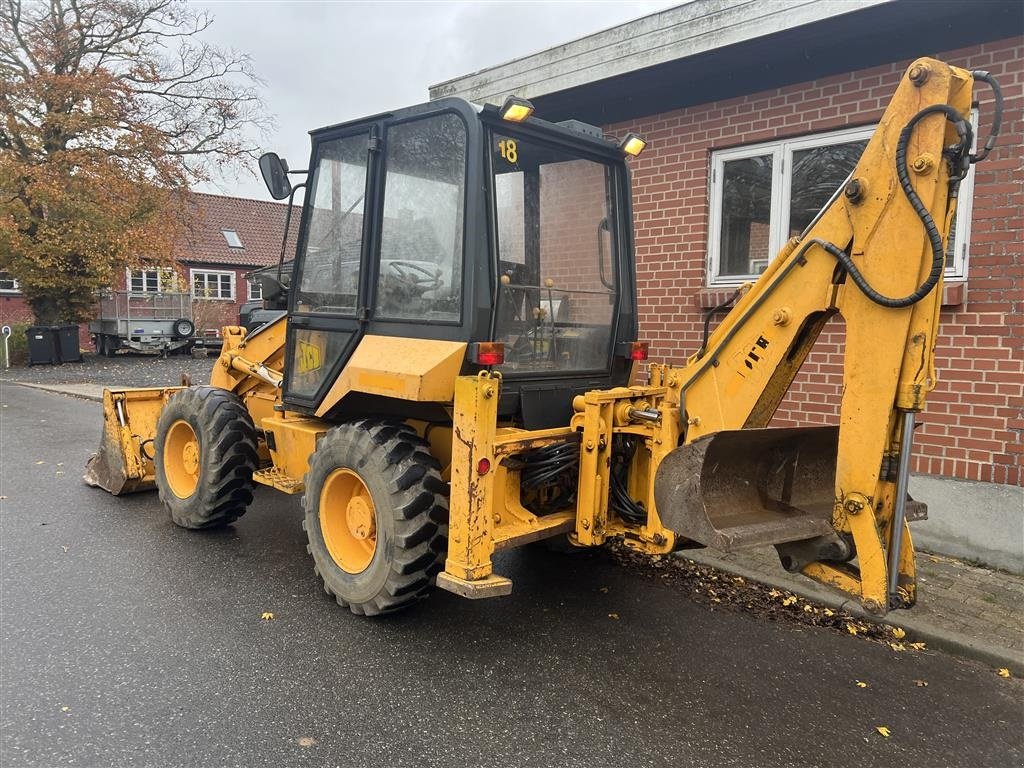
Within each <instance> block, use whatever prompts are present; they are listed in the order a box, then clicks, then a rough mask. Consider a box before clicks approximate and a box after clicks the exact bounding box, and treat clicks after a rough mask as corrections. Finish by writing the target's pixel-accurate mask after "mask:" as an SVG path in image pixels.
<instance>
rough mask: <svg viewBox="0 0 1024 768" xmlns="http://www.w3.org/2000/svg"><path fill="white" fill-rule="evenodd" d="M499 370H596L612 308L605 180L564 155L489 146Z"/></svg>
mask: <svg viewBox="0 0 1024 768" xmlns="http://www.w3.org/2000/svg"><path fill="white" fill-rule="evenodd" d="M491 143H492V146H491V151H492V153H493V167H494V174H495V177H494V195H495V209H496V215H497V222H496V230H497V235H498V254H499V272H500V274H499V277H500V285H499V293H498V321H497V329H496V340H497V341H502V342H504V344H505V364H504V365H503V366H502V370H504V371H507V372H515V371H565V370H598V369H603V368H606V367H607V366H608V362H609V360H610V345H611V326H612V319H613V312H614V308H615V279H616V277H615V268H614V265H615V254H614V250H613V244H614V242H615V238H614V237H612V235H611V227H610V225H609V222H614V211H613V210H612V208H611V206H612V200H613V196H612V194H611V191H610V190H611V189H612V179H613V171H612V169H611V168H610V167H608V166H606V165H605V164H603V163H600V162H594V161H591V160H586V159H583V158H580V157H578V156H576V155H574V153H572V152H571V151H569V150H565V149H556V148H553V147H548V146H546V145H544V144H540V143H536V142H533V141H527V140H525V139H519V138H516V137H514V136H508V135H500V134H499V135H494V136H492V137H491Z"/></svg>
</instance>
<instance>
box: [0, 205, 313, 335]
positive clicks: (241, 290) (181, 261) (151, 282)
mask: <svg viewBox="0 0 1024 768" xmlns="http://www.w3.org/2000/svg"><path fill="white" fill-rule="evenodd" d="M189 205H190V214H189V217H188V226H187V229H186V231H185V234H184V237H183V240H182V242H181V243H180V244H179V246H178V248H177V249H176V253H175V256H174V259H175V266H174V267H173V268H167V267H158V266H155V265H154V266H152V267H145V266H143V267H140V268H138V269H131V270H127V271H126V272H125V275H124V277H123V279H122V280H121V281H120V282H119V283H118V284H117V285H115V286H113V287H114V288H115V289H117V290H125V289H126V288H128V289H130V290H132V291H134V292H140V293H157V292H161V291H180V290H184V289H185V288H186V286H191V290H192V294H193V297H194V298H195V301H194V302H193V312H194V313H195V321H196V328H197V332H199V333H202V332H217V333H219V329H220V328H221V326H223V325H234V324H235V323H237V322H238V310H239V309H240V307H241V306H242V304H244V303H245V302H247V301H251V300H258V299H260V298H261V296H260V292H259V285H254V284H252V283H250V282H249V281H248V280H246V275H247V274H248V273H249V272H251V271H252V270H253V269H257V268H259V267H265V266H269V265H271V264H276V263H277V261H278V258H279V257H280V254H281V238H282V236H283V235H284V223H285V214H286V213H287V206H285V205H283V204H281V203H274V202H269V201H264V200H250V199H247V198H240V197H225V196H222V195H208V194H203V193H199V192H195V193H192V194H191V195H190V202H189ZM298 224H299V216H298V214H297V213H296V214H295V215H294V216H293V217H292V231H291V237H290V243H289V250H288V251H287V253H286V258H288V259H290V258H292V257H293V256H294V253H295V234H296V232H297V230H298ZM31 321H32V311H31V310H30V309H29V307H28V305H27V304H26V302H25V299H24V297H23V296H22V295H21V292H20V291H19V289H18V285H17V282H16V281H15V280H14V279H13V277H12V276H11V275H8V274H6V273H3V272H0V323H4V324H6V323H19V322H23V323H28V322H31ZM82 329H83V330H82V338H83V342H84V341H86V340H87V339H88V334H87V332H86V330H85V326H84V325H83V326H82Z"/></svg>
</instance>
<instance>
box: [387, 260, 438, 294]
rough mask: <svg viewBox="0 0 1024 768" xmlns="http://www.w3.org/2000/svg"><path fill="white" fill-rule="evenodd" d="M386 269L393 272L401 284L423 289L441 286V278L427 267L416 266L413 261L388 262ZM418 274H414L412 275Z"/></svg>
mask: <svg viewBox="0 0 1024 768" xmlns="http://www.w3.org/2000/svg"><path fill="white" fill-rule="evenodd" d="M388 269H390V270H392V271H394V273H395V275H396V276H397V277H398V278H399V279H400V280H402V281H403V282H406V283H409V284H410V285H415V286H417V287H423V286H427V285H431V284H432V287H434V288H437V287H439V286H440V285H441V277H440V276H439V275H437V274H436V273H434V272H432V271H431V270H430V269H428V268H427V267H424V266H423V265H421V264H417V263H416V262H414V261H390V262H388ZM417 272H418V273H419V274H414V273H417Z"/></svg>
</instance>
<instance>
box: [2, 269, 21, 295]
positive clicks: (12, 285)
mask: <svg viewBox="0 0 1024 768" xmlns="http://www.w3.org/2000/svg"><path fill="white" fill-rule="evenodd" d="M0 293H21V288H20V287H19V286H18V281H17V280H15V279H14V278H13V277H11V273H10V272H2V271H0Z"/></svg>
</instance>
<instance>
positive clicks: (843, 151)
mask: <svg viewBox="0 0 1024 768" xmlns="http://www.w3.org/2000/svg"><path fill="white" fill-rule="evenodd" d="M867 145H868V140H867V139H861V140H860V141H845V142H842V143H840V144H829V145H826V146H822V147H811V148H809V149H797V150H794V152H793V155H792V158H793V160H792V162H793V165H792V171H791V172H790V175H789V177H790V182H789V183H790V196H789V235H788V236H787V237H786V239H787V240H788V239H789V238H790V237H792V236H794V235H799V234H800V233H801V232H803V231H804V229H805V228H806V227H807V225H808V224H810V223H811V222H812V221H814V217H815V216H817V215H818V212H819V211H820V210H821V209H822V208H823V207H824V206H825V203H827V202H828V201H829V199H830V198H831V197H832V195H833V194H835V191H836V190H837V189H839V185H840V184H842V183H843V182H844V181H845V180H846V177H847V176H849V175H850V172H851V171H852V170H853V169H854V168H855V167H856V165H857V161H858V160H860V156H861V155H862V154H864V147H866V146H867Z"/></svg>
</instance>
